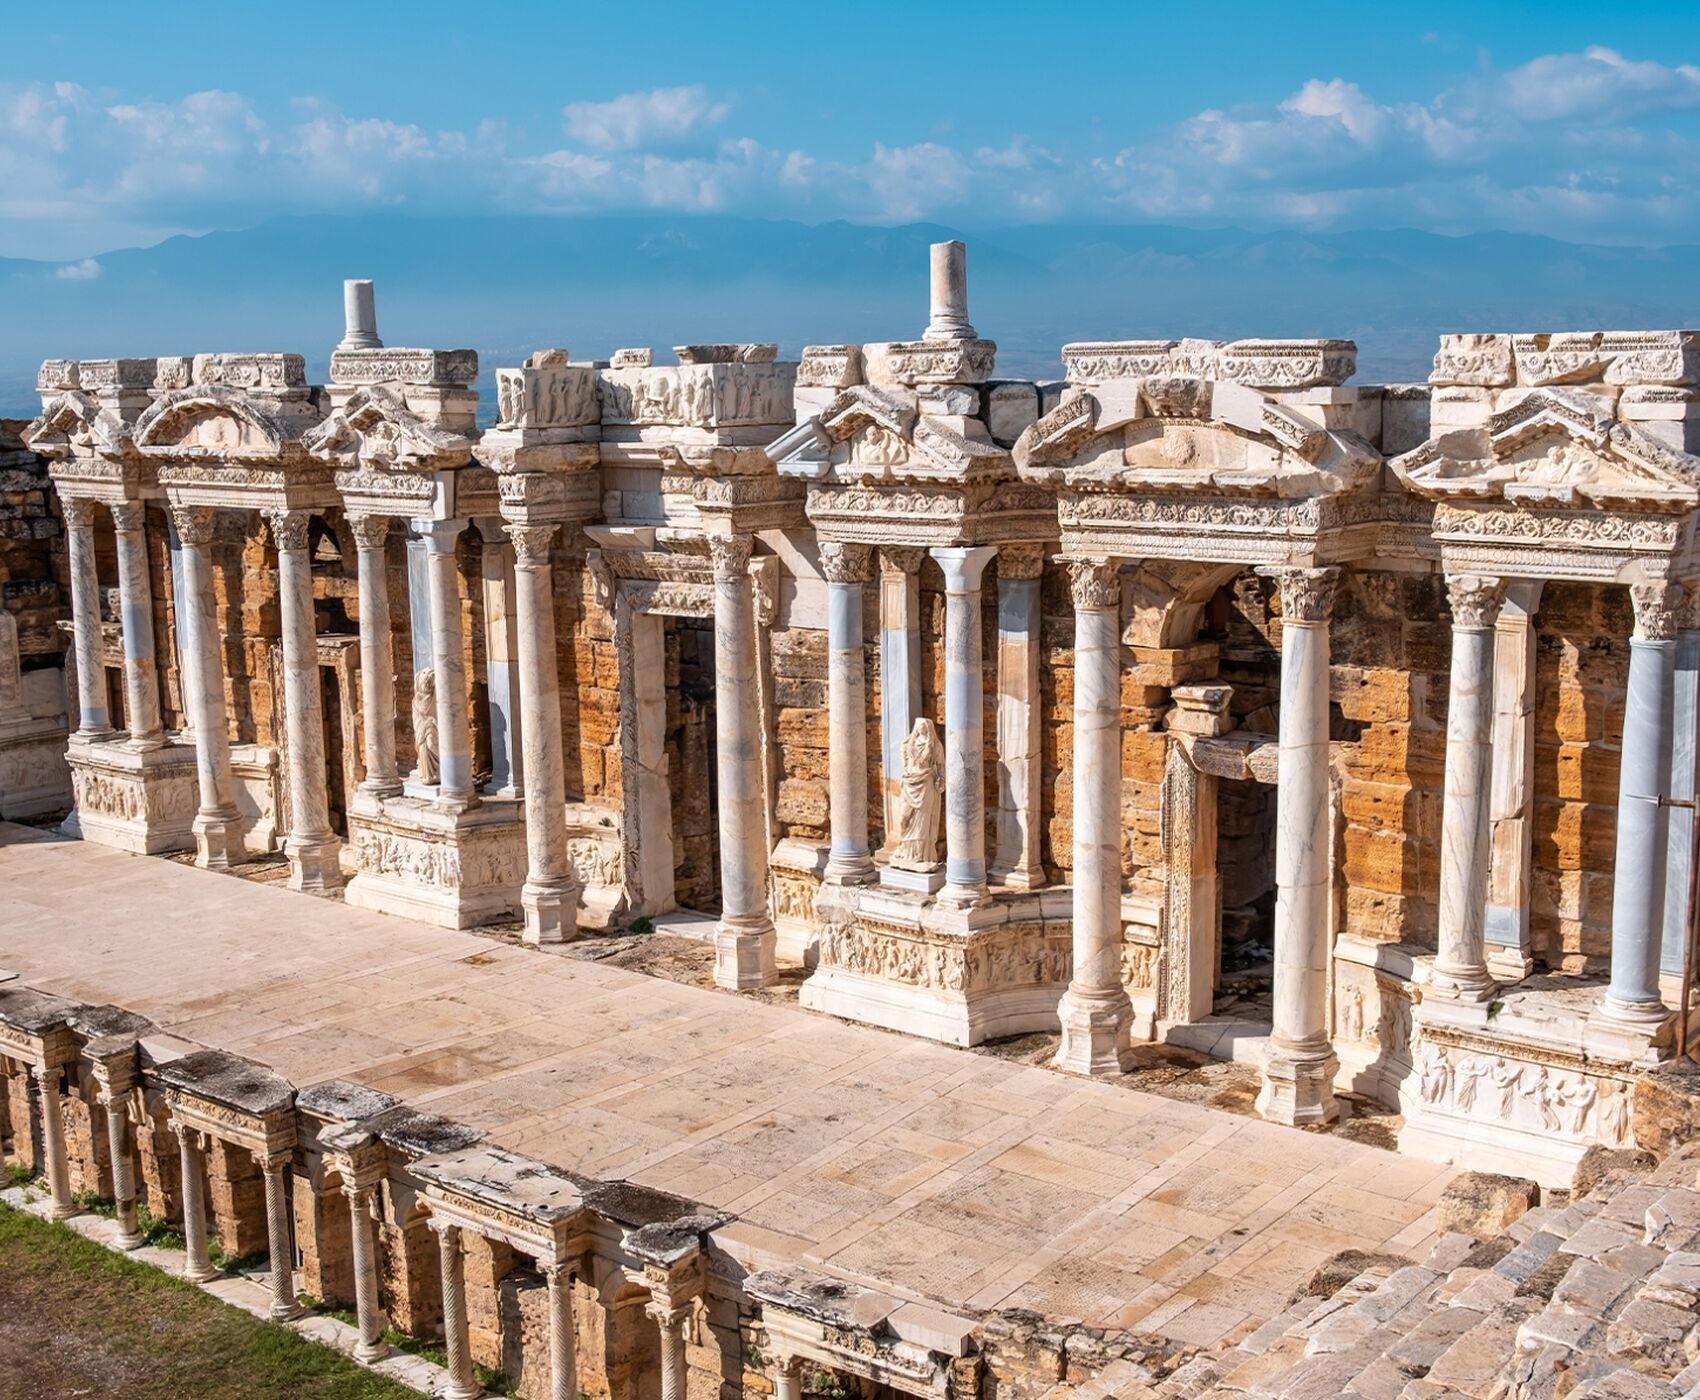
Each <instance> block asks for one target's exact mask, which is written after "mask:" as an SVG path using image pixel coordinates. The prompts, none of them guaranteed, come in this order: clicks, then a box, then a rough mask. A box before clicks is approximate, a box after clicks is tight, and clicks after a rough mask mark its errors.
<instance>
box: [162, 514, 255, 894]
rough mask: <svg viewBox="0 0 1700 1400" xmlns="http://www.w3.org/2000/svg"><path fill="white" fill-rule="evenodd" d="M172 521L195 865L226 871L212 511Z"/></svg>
mask: <svg viewBox="0 0 1700 1400" xmlns="http://www.w3.org/2000/svg"><path fill="white" fill-rule="evenodd" d="M171 519H172V523H173V524H175V525H176V527H177V540H178V543H179V545H181V547H182V548H181V554H182V560H183V596H182V597H181V599H180V600H179V604H178V606H179V614H178V618H177V630H178V632H179V634H180V635H181V636H182V637H183V639H184V641H183V659H184V662H185V663H186V666H187V674H186V675H185V677H184V687H183V688H184V691H185V692H186V700H187V703H188V706H189V712H190V715H191V716H192V723H191V725H190V727H191V729H192V730H193V731H194V735H195V773H196V777H197V778H198V780H199V783H200V795H201V801H200V807H199V808H198V809H197V810H196V812H195V821H194V831H195V864H196V865H198V866H200V867H201V868H202V869H205V870H228V869H229V868H230V867H231V866H232V865H235V864H236V863H238V862H239V861H240V860H241V859H242V855H243V851H242V832H241V829H240V826H239V820H240V819H239V816H238V813H237V811H236V780H235V778H234V776H233V775H232V774H231V771H230V722H229V719H228V717H227V715H226V712H225V698H224V654H223V640H222V638H221V636H220V634H219V626H218V597H217V594H216V593H215V591H214V589H213V575H212V554H211V546H212V539H213V524H214V515H213V512H212V510H211V509H209V508H208V507H205V506H174V507H172V510H171Z"/></svg>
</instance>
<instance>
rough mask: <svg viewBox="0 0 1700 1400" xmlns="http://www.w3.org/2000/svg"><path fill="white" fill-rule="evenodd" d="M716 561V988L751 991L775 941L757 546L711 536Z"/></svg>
mask: <svg viewBox="0 0 1700 1400" xmlns="http://www.w3.org/2000/svg"><path fill="white" fill-rule="evenodd" d="M708 547H709V550H710V552H711V554H712V555H713V558H714V744H715V760H716V765H717V766H716V772H717V774H718V778H719V782H718V798H719V806H720V922H719V923H718V924H716V925H715V930H714V983H715V985H716V986H717V987H727V988H730V989H731V990H733V991H738V992H745V991H753V990H754V989H755V988H757V987H766V986H768V985H770V984H771V983H772V982H773V980H774V977H775V972H774V966H773V956H774V945H775V942H776V941H777V935H776V934H775V933H774V930H773V917H772V914H771V912H770V911H769V909H768V890H767V804H766V800H765V794H764V792H763V789H762V769H761V746H762V733H761V696H760V688H759V685H758V683H757V682H758V678H757V675H756V666H757V652H756V610H755V590H754V586H753V584H752V582H751V580H750V555H751V553H752V552H753V547H754V541H753V540H752V539H751V538H750V537H749V536H748V535H731V536H725V535H710V536H709V539H708Z"/></svg>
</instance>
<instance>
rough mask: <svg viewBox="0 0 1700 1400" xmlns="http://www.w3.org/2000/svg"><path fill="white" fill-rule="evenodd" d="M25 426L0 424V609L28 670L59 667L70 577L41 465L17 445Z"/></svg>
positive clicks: (55, 507)
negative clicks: (14, 627)
mask: <svg viewBox="0 0 1700 1400" xmlns="http://www.w3.org/2000/svg"><path fill="white" fill-rule="evenodd" d="M25 426H26V425H25V424H24V423H21V422H19V421H17V420H15V419H0V607H3V608H5V610H6V611H7V612H9V613H11V614H12V617H13V620H14V621H15V622H16V623H17V624H18V653H19V657H20V660H21V663H22V665H23V668H24V669H25V670H32V669H35V668H37V667H40V666H58V665H60V664H61V663H60V657H61V654H62V652H63V650H64V645H65V643H64V639H63V637H62V634H61V633H60V630H59V622H60V620H61V619H62V618H65V617H68V616H69V615H70V576H69V573H68V566H67V562H66V557H65V527H64V522H63V520H62V519H61V518H60V513H59V504H58V498H57V496H56V495H55V493H54V491H53V488H52V484H51V483H50V482H49V480H48V476H47V461H46V459H45V458H42V457H39V456H37V455H36V454H35V453H33V452H31V451H29V450H28V449H27V448H26V447H25V446H24V445H23V442H22V440H21V438H20V436H19V434H20V433H21V432H22V431H23V429H24V427H25Z"/></svg>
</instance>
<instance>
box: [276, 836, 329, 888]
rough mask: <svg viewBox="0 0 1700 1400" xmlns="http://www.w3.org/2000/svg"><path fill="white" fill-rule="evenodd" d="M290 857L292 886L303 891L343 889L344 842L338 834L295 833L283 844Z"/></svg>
mask: <svg viewBox="0 0 1700 1400" xmlns="http://www.w3.org/2000/svg"><path fill="white" fill-rule="evenodd" d="M283 850H284V854H285V855H287V856H288V857H289V888H290V889H292V890H300V891H301V892H302V893H303V894H330V893H332V892H334V891H336V890H340V889H341V888H342V842H341V841H339V840H337V838H336V837H335V836H331V837H329V838H328V839H327V838H325V837H310V838H307V839H305V840H303V839H299V838H297V837H294V836H290V837H288V838H287V839H286V840H285V841H284V843H283Z"/></svg>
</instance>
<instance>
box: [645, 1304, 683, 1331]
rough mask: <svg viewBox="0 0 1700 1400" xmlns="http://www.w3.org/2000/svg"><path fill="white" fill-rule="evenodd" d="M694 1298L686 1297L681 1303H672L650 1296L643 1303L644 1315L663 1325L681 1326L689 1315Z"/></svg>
mask: <svg viewBox="0 0 1700 1400" xmlns="http://www.w3.org/2000/svg"><path fill="white" fill-rule="evenodd" d="M694 1304H695V1299H689V1298H688V1299H686V1300H685V1301H684V1302H682V1303H672V1302H668V1301H667V1300H665V1299H661V1298H651V1299H650V1300H649V1301H648V1302H647V1303H645V1304H644V1305H643V1311H644V1315H645V1316H647V1317H652V1318H654V1319H655V1321H656V1322H658V1323H660V1324H661V1326H663V1327H669V1328H671V1327H682V1326H683V1325H684V1324H685V1322H686V1320H687V1319H688V1318H689V1317H690V1315H691V1309H692V1307H693V1306H694Z"/></svg>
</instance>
